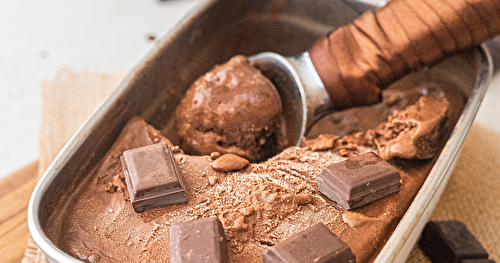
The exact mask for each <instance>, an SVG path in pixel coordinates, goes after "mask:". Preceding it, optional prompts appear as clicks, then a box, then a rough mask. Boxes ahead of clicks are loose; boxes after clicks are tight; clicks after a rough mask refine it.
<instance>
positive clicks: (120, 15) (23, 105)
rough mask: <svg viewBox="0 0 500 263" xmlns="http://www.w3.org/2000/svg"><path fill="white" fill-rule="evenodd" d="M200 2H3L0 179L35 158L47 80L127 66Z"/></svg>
mask: <svg viewBox="0 0 500 263" xmlns="http://www.w3.org/2000/svg"><path fill="white" fill-rule="evenodd" d="M198 3H200V1H199V0H198V1H195V0H172V1H159V0H17V1H0V178H2V177H3V176H6V175H8V174H10V173H11V172H14V171H16V170H17V169H19V168H21V167H23V166H25V165H27V164H29V163H31V162H33V161H35V160H36V159H37V158H38V156H39V152H38V133H39V126H40V119H41V93H40V83H41V81H42V80H50V79H51V77H52V76H53V75H54V74H55V73H56V72H57V70H58V69H59V68H60V67H61V66H63V65H68V66H70V67H72V68H73V69H74V70H77V71H80V70H92V71H100V72H108V73H115V72H126V71H128V70H130V69H131V68H132V67H133V66H134V65H135V63H136V62H138V61H139V60H140V59H141V57H142V56H143V55H144V54H146V53H147V51H148V50H150V49H151V48H152V47H153V45H154V44H155V41H154V40H150V39H148V38H149V36H150V35H152V36H156V39H158V38H159V37H160V36H161V35H162V34H165V33H166V32H168V31H169V30H170V29H172V28H173V27H174V26H175V24H176V23H177V22H178V21H179V20H180V19H181V18H183V17H184V16H185V15H186V14H187V12H188V11H189V10H191V9H192V8H194V7H195V6H196V5H197V4H198Z"/></svg>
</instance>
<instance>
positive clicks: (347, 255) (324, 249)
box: [262, 223, 356, 263]
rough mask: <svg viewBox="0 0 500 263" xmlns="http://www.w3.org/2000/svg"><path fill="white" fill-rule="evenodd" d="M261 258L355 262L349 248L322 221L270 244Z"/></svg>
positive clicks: (270, 262)
mask: <svg viewBox="0 0 500 263" xmlns="http://www.w3.org/2000/svg"><path fill="white" fill-rule="evenodd" d="M262 260H263V263H286V262H317V263H321V262H338V263H348V262H351V263H353V262H356V258H355V256H354V254H353V253H352V251H351V248H350V247H349V246H348V245H347V244H346V243H344V241H342V240H341V239H340V238H339V237H338V236H337V235H335V234H334V233H332V232H331V231H330V229H328V227H326V226H325V225H324V224H322V223H318V224H316V225H314V226H311V227H309V228H307V229H306V230H304V231H302V232H299V233H297V234H295V235H293V236H291V237H289V238H288V239H285V241H283V242H281V243H278V244H277V245H274V246H272V247H271V248H270V249H269V250H267V252H266V253H265V254H264V255H263V256H262Z"/></svg>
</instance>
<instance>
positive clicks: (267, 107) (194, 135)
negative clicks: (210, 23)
mask: <svg viewBox="0 0 500 263" xmlns="http://www.w3.org/2000/svg"><path fill="white" fill-rule="evenodd" d="M282 111H283V109H282V105H281V99H280V96H279V94H278V91H277V90H276V88H275V87H274V85H273V84H272V83H271V81H269V80H268V79H267V78H266V77H264V75H262V74H261V73H260V71H259V70H257V69H256V68H255V67H253V66H252V65H251V64H250V62H249V61H248V60H247V58H246V57H243V56H235V57H233V58H232V59H230V60H229V61H228V62H226V63H225V64H222V65H219V66H216V67H215V68H214V69H213V70H212V71H210V72H208V73H207V74H205V75H204V76H202V77H200V78H199V79H198V80H197V81H196V82H195V83H194V84H193V85H192V86H191V87H190V88H189V90H188V91H187V93H186V95H185V97H184V99H183V100H182V102H181V104H180V106H179V107H178V108H177V111H176V123H177V127H178V133H179V137H180V141H181V146H182V148H183V149H184V150H185V151H186V152H187V153H190V154H201V155H207V154H210V153H211V152H214V151H217V152H219V153H221V154H224V153H233V154H237V155H239V156H241V157H244V158H246V159H248V160H250V161H253V162H255V161H261V160H264V159H267V158H269V157H271V156H273V155H274V154H276V153H278V152H279V151H281V150H282V149H283V148H284V147H285V146H286V145H287V141H286V136H284V134H285V129H286V127H284V120H283V115H282Z"/></svg>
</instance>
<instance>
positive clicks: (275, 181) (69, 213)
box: [45, 90, 464, 263]
mask: <svg viewBox="0 0 500 263" xmlns="http://www.w3.org/2000/svg"><path fill="white" fill-rule="evenodd" d="M406 93H407V92H402V93H401V94H400V96H401V98H402V99H401V101H408V100H406V97H405V95H404V94H406ZM408 94H415V90H410V91H409V92H408ZM433 94H435V95H436V96H426V97H424V98H423V99H420V100H425V101H427V102H429V103H424V104H422V107H423V108H422V107H420V106H418V107H417V106H410V107H409V112H407V111H401V112H397V113H396V114H395V115H393V116H396V117H391V118H392V119H394V118H396V119H400V118H399V117H397V116H402V115H404V114H405V112H406V113H408V114H409V113H410V112H412V113H411V114H413V115H412V116H417V115H418V113H423V112H427V111H428V110H429V109H427V108H426V107H427V106H428V105H434V106H436V107H439V109H438V108H434V109H432V111H433V112H438V113H439V115H440V116H435V115H432V116H430V118H431V119H433V120H434V119H436V118H437V119H440V120H443V121H444V123H443V124H441V122H437V123H440V124H439V125H441V126H440V127H441V129H439V132H440V134H442V136H438V138H439V139H438V141H437V142H436V145H439V149H441V147H442V145H444V143H445V142H446V138H447V137H448V134H449V132H450V130H451V127H453V125H454V120H456V119H457V118H458V115H457V114H459V113H460V109H461V108H462V107H463V105H464V103H463V100H462V101H461V103H460V100H457V101H456V102H454V103H441V101H448V100H449V101H452V100H453V99H452V98H453V97H454V98H457V97H459V95H454V96H449V94H450V93H447V92H435V93H433ZM443 96H444V97H445V98H446V99H443V98H442V97H443ZM436 97H437V98H436ZM386 98H387V96H386ZM433 102H435V103H433ZM411 103H413V102H411ZM380 105H392V103H388V102H387V101H384V102H382V104H379V105H374V106H373V107H380ZM415 105H419V104H415ZM401 106H403V105H401ZM406 106H408V105H405V107H406ZM434 106H433V107H434ZM372 110H373V109H372ZM345 112H346V111H345ZM337 114H340V115H339V116H342V112H340V113H337ZM415 114H417V115H415ZM349 116H350V115H349V114H346V115H345V118H346V121H349V118H350V117H349ZM419 116H420V115H419ZM365 117H366V118H371V116H370V115H366V116H365ZM421 117H422V118H414V119H415V120H416V122H417V125H418V124H419V122H421V123H427V121H428V119H427V118H426V117H425V115H422V116H421ZM358 121H361V122H363V121H364V120H363V119H356V122H358ZM387 123H390V122H387V121H384V122H382V123H380V124H379V125H377V127H375V128H372V129H368V130H365V131H360V132H356V133H353V134H349V135H346V136H343V137H341V136H336V135H332V134H328V133H325V134H323V135H322V136H320V137H318V138H316V139H309V140H304V141H303V143H302V146H301V147H288V148H286V149H285V150H284V151H283V152H281V153H279V154H277V155H275V156H274V157H272V158H270V159H268V160H266V161H263V162H260V163H250V164H249V165H247V166H246V167H244V168H242V169H240V170H236V171H222V172H221V171H216V170H214V169H213V168H212V163H213V162H214V160H213V159H212V158H210V156H209V155H204V156H196V155H189V154H185V153H182V152H181V151H177V153H175V154H174V157H175V159H176V161H177V163H178V165H179V171H180V177H181V178H182V180H183V182H184V186H185V191H186V195H187V197H188V200H189V202H188V203H186V204H174V205H166V206H162V207H158V208H155V209H151V210H148V211H145V212H143V213H136V212H135V211H134V209H133V207H132V205H131V203H130V200H129V197H128V194H127V185H126V183H125V180H124V174H123V170H122V167H121V164H120V156H121V155H122V153H123V152H124V151H126V150H128V149H133V148H138V147H141V146H146V145H151V144H155V143H158V142H159V141H164V142H165V143H167V144H170V145H171V144H172V143H171V142H170V141H169V140H168V139H167V138H165V137H162V136H161V135H160V133H159V132H158V131H157V130H155V129H154V128H153V127H152V126H149V125H148V124H147V123H146V122H145V121H144V120H143V119H141V118H139V117H136V118H133V119H131V120H130V121H129V122H128V123H127V125H126V126H125V127H124V129H123V130H122V132H121V134H120V136H119V138H118V139H117V140H116V141H115V143H114V145H113V146H112V147H111V149H110V150H109V151H108V153H107V154H106V155H105V157H104V158H103V160H102V162H101V163H100V165H99V166H97V167H96V169H95V170H94V171H89V172H88V173H89V174H88V176H87V177H86V178H87V179H86V180H84V181H83V182H82V183H81V184H80V185H78V186H76V187H74V188H73V190H72V191H68V193H66V195H65V196H64V197H63V198H61V199H60V201H59V203H58V204H57V208H56V209H55V212H54V213H53V214H52V215H51V217H50V218H49V220H48V223H47V226H46V227H45V228H46V233H47V235H48V237H49V238H50V240H51V241H52V242H54V244H56V245H57V246H58V247H59V248H60V249H61V250H63V251H65V252H66V253H69V254H70V255H72V256H74V257H75V258H78V259H80V260H84V261H87V262H169V254H170V251H169V243H170V241H169V229H170V227H171V226H172V225H175V224H178V223H180V222H185V221H191V220H197V219H202V218H208V217H217V218H218V219H219V220H220V222H221V223H222V225H223V228H224V232H225V235H226V237H227V244H228V245H227V246H228V253H229V261H230V262H238V263H240V262H241V263H253V262H262V255H263V254H264V253H265V252H266V251H267V250H268V249H269V247H270V246H273V245H276V244H278V243H280V242H282V241H284V240H286V239H287V238H289V237H291V236H292V235H294V234H297V233H299V232H301V231H303V230H305V229H307V228H309V227H310V226H313V225H315V224H318V223H323V224H324V225H325V226H326V227H328V228H329V229H330V230H331V231H332V232H333V233H334V234H335V235H337V236H338V237H339V238H340V239H341V240H342V241H343V242H345V243H346V244H347V245H348V246H349V247H350V248H351V250H352V252H353V253H354V255H355V256H356V262H358V263H363V262H370V261H372V260H373V259H374V258H375V257H376V255H377V254H378V251H380V249H381V248H382V246H383V245H384V243H385V242H386V241H387V239H388V238H389V236H390V234H391V233H392V231H393V230H394V228H395V227H396V225H397V223H398V222H399V220H400V219H401V217H402V216H403V215H404V213H405V211H406V210H407V208H408V207H409V205H410V204H411V202H412V200H413V198H414V197H415V195H416V194H417V192H418V190H419V189H420V187H421V185H422V184H423V182H424V181H425V179H426V177H427V174H428V173H429V171H430V169H431V168H432V166H433V165H434V162H435V160H436V158H437V156H436V153H437V152H434V155H433V156H432V158H430V159H425V160H420V159H418V158H419V155H415V156H414V158H412V159H406V158H400V157H394V158H391V159H389V160H388V162H389V163H390V164H391V165H393V166H394V167H395V168H396V169H397V170H398V172H399V174H400V176H401V188H400V191H399V192H397V193H393V194H390V195H388V196H386V197H383V198H382V199H379V200H377V201H374V202H372V203H369V204H366V205H364V206H362V207H359V208H355V209H353V210H351V211H347V210H345V209H342V208H341V207H340V206H338V205H337V204H336V203H335V202H333V201H331V200H330V199H328V198H327V197H326V196H324V195H323V194H321V192H320V191H319V190H318V186H317V184H316V177H317V176H318V175H319V174H320V173H321V171H322V170H323V169H325V168H326V167H328V166H329V165H331V164H334V163H338V162H341V161H344V160H346V158H350V157H354V156H358V155H361V154H363V153H366V152H374V153H376V154H380V148H378V147H379V144H377V143H376V141H375V139H376V138H377V137H376V136H375V134H379V135H384V134H385V133H386V132H388V133H392V132H393V131H392V130H390V129H385V128H384V127H386V124H387ZM431 130H433V129H431ZM392 135H394V136H385V137H384V138H387V141H385V145H395V144H397V143H405V144H408V145H406V146H407V147H409V149H410V148H412V147H413V146H412V143H414V142H415V141H416V140H407V139H406V138H407V136H403V137H400V136H398V134H392ZM403 135H404V134H403ZM421 138H430V137H426V136H423V137H421ZM174 149H175V147H174ZM219 158H221V157H219ZM216 160H217V159H216ZM216 160H215V161H216Z"/></svg>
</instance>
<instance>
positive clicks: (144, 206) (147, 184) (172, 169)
mask: <svg viewBox="0 0 500 263" xmlns="http://www.w3.org/2000/svg"><path fill="white" fill-rule="evenodd" d="M120 160H121V163H122V167H123V172H124V174H125V179H126V182H127V188H128V192H129V195H130V202H131V203H132V206H133V207H134V210H135V211H136V212H137V213H140V212H144V211H146V210H149V209H152V208H156V207H159V206H163V205H168V204H180V203H186V202H187V201H188V199H187V197H186V192H185V190H184V187H183V186H182V185H181V181H180V180H179V167H178V166H177V163H176V161H175V159H174V156H173V153H172V149H171V148H170V146H169V145H167V144H166V143H165V142H163V141H161V142H160V143H157V144H153V145H148V146H144V147H140V148H136V149H132V150H128V151H125V152H124V153H123V155H122V156H121V157H120Z"/></svg>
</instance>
